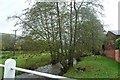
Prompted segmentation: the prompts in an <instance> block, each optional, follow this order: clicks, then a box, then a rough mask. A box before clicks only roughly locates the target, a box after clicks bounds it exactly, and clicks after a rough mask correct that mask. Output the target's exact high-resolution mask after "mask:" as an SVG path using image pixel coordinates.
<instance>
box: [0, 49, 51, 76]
mask: <svg viewBox="0 0 120 80" xmlns="http://www.w3.org/2000/svg"><path fill="white" fill-rule="evenodd" d="M8 58H13V59H15V60H16V64H17V67H21V68H25V69H32V70H34V69H37V68H38V67H41V66H44V65H46V64H49V63H50V61H51V56H50V54H49V53H39V52H33V51H32V52H25V53H24V52H20V53H19V52H17V53H16V55H15V56H13V55H12V53H11V52H4V53H2V59H1V60H0V63H2V64H4V62H5V60H6V59H8ZM16 74H21V72H19V71H17V73H16Z"/></svg>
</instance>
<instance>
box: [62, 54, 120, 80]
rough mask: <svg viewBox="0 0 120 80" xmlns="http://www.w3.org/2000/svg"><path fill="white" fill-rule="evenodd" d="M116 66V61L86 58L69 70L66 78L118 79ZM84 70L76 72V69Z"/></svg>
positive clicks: (94, 57) (98, 57) (103, 58)
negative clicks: (83, 69)
mask: <svg viewBox="0 0 120 80" xmlns="http://www.w3.org/2000/svg"><path fill="white" fill-rule="evenodd" d="M118 65H120V64H118V63H117V62H116V61H114V60H111V59H109V58H106V57H103V56H88V57H85V58H83V59H82V60H81V61H80V62H79V63H78V64H77V65H75V66H74V67H72V68H70V69H69V70H68V72H67V73H65V74H64V76H66V77H71V78H77V79H79V78H118ZM79 67H81V68H85V69H86V71H84V72H77V71H76V69H77V68H79Z"/></svg>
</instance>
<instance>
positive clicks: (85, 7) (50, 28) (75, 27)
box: [12, 0, 104, 70]
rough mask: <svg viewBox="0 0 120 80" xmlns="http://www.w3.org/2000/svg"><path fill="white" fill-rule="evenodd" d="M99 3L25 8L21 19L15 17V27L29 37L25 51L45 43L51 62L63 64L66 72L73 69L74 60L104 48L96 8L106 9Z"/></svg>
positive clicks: (101, 27) (42, 4) (47, 4)
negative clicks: (70, 68)
mask: <svg viewBox="0 0 120 80" xmlns="http://www.w3.org/2000/svg"><path fill="white" fill-rule="evenodd" d="M99 3H100V2H99V1H97V0H92V1H91V2H88V1H86V0H83V1H82V2H79V3H76V2H75V1H74V2H70V3H65V2H63V3H58V2H49V3H46V2H36V3H35V4H34V5H33V6H32V7H31V8H27V9H25V10H24V13H23V14H22V16H12V18H16V19H18V20H19V21H18V23H16V25H19V26H21V27H22V29H23V33H24V35H26V38H27V37H28V38H29V39H26V40H25V42H24V44H25V46H26V48H27V46H28V45H29V48H28V49H33V46H34V47H36V46H37V47H38V46H40V45H39V44H43V43H44V42H46V43H47V45H48V47H49V48H48V50H49V52H50V53H51V58H52V59H51V60H52V63H57V62H60V63H61V64H63V65H64V68H65V69H66V70H67V69H68V67H70V66H73V57H75V58H77V59H78V60H79V59H80V56H81V55H82V53H84V52H89V53H90V52H92V51H93V53H94V52H95V51H94V50H100V48H101V45H102V41H103V38H104V37H103V25H102V24H101V22H100V20H99V19H98V12H99V11H98V10H96V9H98V8H100V9H102V8H103V6H102V5H100V4H99ZM40 41H43V42H42V43H41V42H40ZM36 43H37V44H36ZM25 46H24V47H25ZM37 47H36V49H37ZM40 48H42V47H40ZM46 51H47V50H46ZM67 61H68V62H67Z"/></svg>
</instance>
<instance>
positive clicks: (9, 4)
mask: <svg viewBox="0 0 120 80" xmlns="http://www.w3.org/2000/svg"><path fill="white" fill-rule="evenodd" d="M25 1H26V0H0V32H2V33H11V34H13V33H14V32H13V30H14V29H15V27H14V22H15V21H14V20H12V21H7V20H6V19H7V17H8V16H12V15H15V14H20V13H21V11H22V10H23V9H25V8H27V7H28V3H26V2H25ZM118 1H120V0H103V6H104V9H105V10H104V12H103V13H104V14H105V16H104V17H103V18H102V21H103V22H104V24H105V25H108V26H105V27H104V29H105V30H107V31H108V30H117V29H118ZM17 34H20V31H19V32H17Z"/></svg>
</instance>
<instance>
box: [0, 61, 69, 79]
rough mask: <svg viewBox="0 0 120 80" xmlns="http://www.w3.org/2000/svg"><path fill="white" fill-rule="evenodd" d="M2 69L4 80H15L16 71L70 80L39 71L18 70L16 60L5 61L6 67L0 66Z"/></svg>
mask: <svg viewBox="0 0 120 80" xmlns="http://www.w3.org/2000/svg"><path fill="white" fill-rule="evenodd" d="M0 67H4V78H15V71H16V70H18V71H22V72H26V73H31V74H35V75H39V76H43V77H47V78H53V79H62V80H66V79H67V80H68V78H67V77H62V76H58V75H52V74H47V73H42V72H37V71H32V70H28V69H23V68H18V67H16V61H15V60H14V59H7V60H6V61H5V65H3V64H0Z"/></svg>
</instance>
